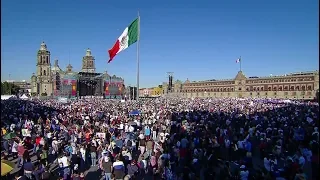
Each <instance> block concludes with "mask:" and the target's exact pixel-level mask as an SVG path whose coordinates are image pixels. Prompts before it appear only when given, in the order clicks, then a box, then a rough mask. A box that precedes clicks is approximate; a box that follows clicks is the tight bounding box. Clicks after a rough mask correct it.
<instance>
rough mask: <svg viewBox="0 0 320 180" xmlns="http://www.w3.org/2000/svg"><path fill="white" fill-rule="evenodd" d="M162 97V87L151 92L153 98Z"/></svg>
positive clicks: (154, 88)
mask: <svg viewBox="0 0 320 180" xmlns="http://www.w3.org/2000/svg"><path fill="white" fill-rule="evenodd" d="M161 95H162V87H161V86H158V87H153V88H152V90H151V97H157V96H161Z"/></svg>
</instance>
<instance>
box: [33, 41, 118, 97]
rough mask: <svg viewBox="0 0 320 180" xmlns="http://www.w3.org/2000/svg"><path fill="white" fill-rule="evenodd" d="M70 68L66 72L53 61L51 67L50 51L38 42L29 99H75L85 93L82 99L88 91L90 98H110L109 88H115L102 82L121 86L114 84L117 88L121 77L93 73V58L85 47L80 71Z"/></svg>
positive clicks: (94, 71)
mask: <svg viewBox="0 0 320 180" xmlns="http://www.w3.org/2000/svg"><path fill="white" fill-rule="evenodd" d="M72 68H73V67H72V65H71V64H70V63H69V65H68V66H67V67H66V69H65V70H62V69H61V68H60V66H59V63H58V60H57V59H56V60H54V64H53V66H51V54H50V51H49V50H48V48H47V45H46V44H45V43H44V42H42V43H41V45H40V49H39V50H38V53H37V63H36V69H37V71H36V73H33V75H32V77H31V94H32V95H33V96H69V97H70V96H71V97H76V96H79V94H80V95H81V94H85V95H83V96H86V95H87V91H91V92H90V93H91V94H90V95H93V96H102V95H108V94H109V95H110V96H111V94H112V93H111V94H110V92H109V89H112V87H113V86H115V85H112V84H110V83H108V84H106V82H110V81H112V82H115V81H116V80H117V82H119V84H120V83H121V85H118V86H119V87H121V88H122V86H123V83H124V82H123V79H122V78H120V77H117V76H115V75H113V76H110V75H108V74H107V72H105V73H96V68H95V58H94V56H92V53H91V50H90V49H89V48H88V49H87V50H86V54H85V56H83V58H82V68H81V71H80V72H75V71H73V69H72ZM85 76H86V77H85ZM105 86H108V87H105ZM109 86H110V87H109ZM121 88H120V89H121ZM117 93H119V91H118V92H117ZM112 95H113V94H112ZM117 95H118V94H117ZM119 95H120V94H119Z"/></svg>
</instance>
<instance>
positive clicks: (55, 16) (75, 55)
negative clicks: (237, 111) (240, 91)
mask: <svg viewBox="0 0 320 180" xmlns="http://www.w3.org/2000/svg"><path fill="white" fill-rule="evenodd" d="M93 2H95V1H85V0H78V1H70V0H69V1H68V0H55V1H39V0H33V1H22V0H17V1H10V0H3V1H1V5H2V6H1V8H2V9H1V13H2V14H1V15H2V17H1V18H2V21H1V23H2V24H1V25H2V26H1V45H2V46H1V61H2V62H1V63H2V66H1V81H3V80H9V79H14V80H27V81H30V78H31V75H32V73H33V72H36V54H37V51H38V49H39V48H40V44H41V42H42V41H44V42H45V43H46V44H47V47H48V50H50V52H51V64H52V65H53V64H54V60H55V59H58V60H59V65H60V67H61V68H62V69H65V68H66V66H67V65H68V63H69V61H70V63H71V65H72V66H73V69H74V70H75V71H80V70H81V65H82V57H83V56H84V55H85V52H86V49H87V48H90V49H91V51H92V54H93V56H94V57H95V59H96V61H95V63H96V71H97V72H104V71H108V73H109V74H111V75H113V74H115V75H117V76H120V77H123V78H124V80H125V84H126V85H131V86H133V85H136V45H132V46H130V47H129V48H128V49H126V50H125V51H123V52H121V53H120V54H119V55H117V56H116V57H115V59H114V60H113V61H112V62H111V63H110V64H107V61H108V58H109V55H108V49H110V48H111V47H112V46H113V44H114V43H115V41H116V39H117V38H118V37H119V36H120V34H121V33H122V31H123V30H124V28H125V27H127V26H128V25H129V23H131V22H132V21H133V20H134V19H135V18H136V17H137V11H138V10H139V12H140V16H141V43H140V88H143V87H152V86H157V85H159V84H161V83H162V82H164V81H167V80H168V78H167V74H166V72H174V80H177V79H179V80H181V81H185V80H186V79H189V80H190V81H198V80H209V79H231V78H234V77H235V76H236V74H237V72H238V71H239V64H236V60H237V58H239V57H240V56H241V60H242V71H243V72H244V74H245V75H246V76H247V77H249V76H269V75H270V74H272V75H283V74H288V73H292V72H302V71H314V70H318V67H319V11H318V7H319V4H318V3H319V2H318V0H308V1H301V0H290V1H289V0H282V1H276V0H269V1H255V0H243V1H238V0H229V1H217V0H203V1H191V0H185V1H174V2H173V1H169V0H164V1H147V0H139V1H128V2H126V3H123V1H119V2H118V1H101V2H100V1H96V3H93ZM9 74H11V77H10V78H9Z"/></svg>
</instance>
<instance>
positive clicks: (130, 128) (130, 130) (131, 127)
mask: <svg viewBox="0 0 320 180" xmlns="http://www.w3.org/2000/svg"><path fill="white" fill-rule="evenodd" d="M133 131H134V127H133V126H131V125H130V126H129V132H130V133H133Z"/></svg>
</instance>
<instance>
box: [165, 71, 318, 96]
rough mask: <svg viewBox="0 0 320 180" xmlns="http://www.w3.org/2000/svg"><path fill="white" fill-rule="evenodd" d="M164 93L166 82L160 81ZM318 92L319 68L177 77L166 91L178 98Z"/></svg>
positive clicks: (314, 94) (309, 94)
mask: <svg viewBox="0 0 320 180" xmlns="http://www.w3.org/2000/svg"><path fill="white" fill-rule="evenodd" d="M162 87H163V93H164V94H168V83H163V86H162ZM318 93H319V71H311V72H299V73H290V74H286V75H280V76H267V77H256V76H255V77H246V76H245V75H244V74H243V72H242V71H239V72H238V74H237V75H236V77H235V78H233V79H225V80H215V79H213V80H207V81H192V82H191V81H189V80H186V81H185V82H184V83H182V82H181V81H179V80H177V81H176V82H174V84H173V90H172V91H171V92H170V93H169V94H173V95H176V96H180V97H187V98H194V97H216V98H223V97H238V98H244V97H257V98H286V99H314V98H316V96H317V94H318Z"/></svg>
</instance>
